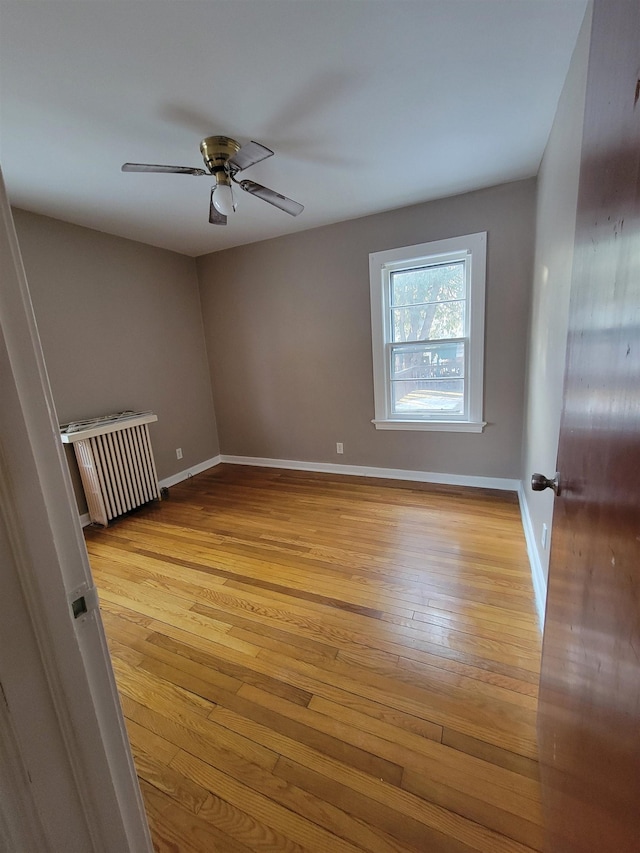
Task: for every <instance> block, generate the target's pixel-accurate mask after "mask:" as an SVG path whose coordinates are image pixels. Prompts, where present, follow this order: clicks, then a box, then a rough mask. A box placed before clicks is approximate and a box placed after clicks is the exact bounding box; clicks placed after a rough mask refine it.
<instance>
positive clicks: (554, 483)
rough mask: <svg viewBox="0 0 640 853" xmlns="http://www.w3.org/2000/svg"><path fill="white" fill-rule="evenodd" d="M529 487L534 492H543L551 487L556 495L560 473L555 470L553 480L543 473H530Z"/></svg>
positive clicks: (558, 491)
mask: <svg viewBox="0 0 640 853" xmlns="http://www.w3.org/2000/svg"><path fill="white" fill-rule="evenodd" d="M531 488H532V489H533V491H534V492H544V490H545V489H553V491H554V492H555V493H556V495H559V494H560V474H559V473H558V472H557V471H556V476H555V477H554V478H553V480H550V479H549V478H548V477H545V476H544V474H532V475H531Z"/></svg>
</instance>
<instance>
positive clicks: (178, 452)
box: [176, 447, 182, 459]
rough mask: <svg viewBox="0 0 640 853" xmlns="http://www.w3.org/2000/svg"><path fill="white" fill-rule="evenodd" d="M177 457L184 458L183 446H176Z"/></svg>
mask: <svg viewBox="0 0 640 853" xmlns="http://www.w3.org/2000/svg"><path fill="white" fill-rule="evenodd" d="M176 459H182V448H181V447H176Z"/></svg>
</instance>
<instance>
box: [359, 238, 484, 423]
mask: <svg viewBox="0 0 640 853" xmlns="http://www.w3.org/2000/svg"><path fill="white" fill-rule="evenodd" d="M486 247H487V232H486V231H480V232H478V233H476V234H467V235H464V236H461V237H451V238H448V239H445V240H434V241H430V242H428V243H420V244H418V245H416V246H405V247H402V248H398V249H388V250H385V251H382V252H373V253H372V254H370V255H369V279H370V294H371V342H372V354H373V386H374V402H375V417H374V419H373V420H372V423H373V424H374V426H375V427H376V429H400V430H438V431H447V432H482V431H483V429H484V427H485V426H486V422H485V421H484V420H483V390H484V321H485V316H484V315H485V285H486ZM459 260H464V261H465V282H466V311H465V315H466V316H465V334H464V336H463V337H462V338H443V339H442V343H454V342H456V341H461V340H462V341H464V342H465V375H464V411H463V413H462V414H461V415H459V416H458V415H451V414H450V413H448V412H443V413H439V412H438V413H425V414H421V415H412V416H410V417H407V416H406V415H405V414H395V413H394V412H393V411H392V401H391V358H392V353H393V349H394V347H398V346H411V345H412V344H421V343H422V344H430V343H438V341H437V340H435V339H434V340H424V341H406V342H400V341H393V340H392V332H391V295H390V287H391V284H390V282H391V275H390V274H391V273H392V272H398V271H402V270H407V271H409V270H412V269H415V268H417V267H424V266H435V265H438V264H443V263H448V262H455V261H459Z"/></svg>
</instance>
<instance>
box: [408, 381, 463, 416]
mask: <svg viewBox="0 0 640 853" xmlns="http://www.w3.org/2000/svg"><path fill="white" fill-rule="evenodd" d="M391 397H392V400H391V405H392V411H393V413H394V414H396V415H428V414H449V415H461V414H462V413H463V412H464V380H463V379H436V380H432V381H431V382H429V381H420V380H417V379H416V380H401V381H399V382H392V383H391Z"/></svg>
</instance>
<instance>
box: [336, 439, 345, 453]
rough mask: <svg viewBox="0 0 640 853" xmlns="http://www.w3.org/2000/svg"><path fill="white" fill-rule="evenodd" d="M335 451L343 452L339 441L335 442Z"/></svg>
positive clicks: (342, 446) (342, 445)
mask: <svg viewBox="0 0 640 853" xmlns="http://www.w3.org/2000/svg"><path fill="white" fill-rule="evenodd" d="M336 453H344V444H343V443H342V442H341V441H337V442H336Z"/></svg>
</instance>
